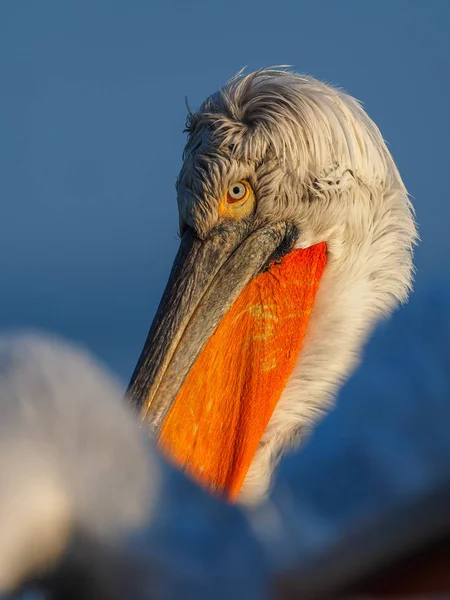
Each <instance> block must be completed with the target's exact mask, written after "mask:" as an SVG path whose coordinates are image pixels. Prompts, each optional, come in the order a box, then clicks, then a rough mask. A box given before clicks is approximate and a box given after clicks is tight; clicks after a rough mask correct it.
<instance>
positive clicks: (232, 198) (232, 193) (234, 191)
mask: <svg viewBox="0 0 450 600" xmlns="http://www.w3.org/2000/svg"><path fill="white" fill-rule="evenodd" d="M250 193H251V187H250V184H249V183H248V182H247V181H245V180H244V179H243V180H242V181H237V182H235V183H232V184H231V185H230V187H229V188H228V190H227V195H226V200H227V203H228V204H231V205H234V206H236V205H242V204H244V202H245V201H246V200H247V199H248V197H249V196H250Z"/></svg>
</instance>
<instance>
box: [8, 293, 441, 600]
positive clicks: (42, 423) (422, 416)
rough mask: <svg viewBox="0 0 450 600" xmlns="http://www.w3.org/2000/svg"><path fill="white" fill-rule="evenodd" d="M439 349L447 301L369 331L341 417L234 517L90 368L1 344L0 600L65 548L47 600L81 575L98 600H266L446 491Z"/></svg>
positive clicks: (47, 347) (42, 346)
mask: <svg viewBox="0 0 450 600" xmlns="http://www.w3.org/2000/svg"><path fill="white" fill-rule="evenodd" d="M449 350H450V295H449V293H448V290H447V289H445V290H444V289H443V288H441V287H440V288H439V289H438V290H437V291H436V292H435V293H431V294H426V295H420V294H416V295H414V297H413V298H412V300H411V303H410V304H409V305H408V306H407V307H406V308H404V309H402V310H401V311H399V312H398V313H397V314H396V315H395V316H394V318H393V320H392V321H391V322H389V323H387V324H385V325H384V326H383V327H382V328H380V329H379V330H378V331H377V333H376V334H375V336H374V338H373V339H372V341H371V343H370V344H369V347H368V349H367V351H366V358H365V361H364V363H363V365H362V367H361V368H360V370H359V371H358V372H357V373H356V375H355V376H354V377H353V378H352V380H351V381H350V382H349V383H348V384H347V386H346V387H345V388H344V390H343V391H342V394H341V395H340V398H339V402H338V406H337V408H336V409H335V410H334V411H332V412H331V413H330V414H329V415H328V416H327V417H325V418H324V420H323V421H322V422H321V423H320V424H319V425H318V426H317V428H316V429H315V431H314V432H313V434H312V435H311V438H310V440H309V442H308V443H307V444H306V445H305V447H304V448H303V450H302V451H300V452H298V453H295V454H293V455H291V456H290V457H287V458H286V459H285V460H284V461H283V462H282V464H281V468H280V471H279V474H278V477H277V480H276V483H275V487H274V489H273V491H272V494H271V496H270V499H269V501H268V502H267V503H266V504H264V505H263V506H261V507H260V508H258V509H254V510H251V511H242V510H241V509H238V508H237V507H235V506H226V505H223V504H221V503H220V502H218V501H217V500H214V499H213V498H211V497H210V496H208V495H207V494H206V493H204V492H203V491H202V490H200V489H199V488H197V487H196V486H195V485H194V484H193V483H192V482H190V481H188V480H186V478H184V476H183V475H182V474H181V473H178V472H177V471H175V470H174V469H172V468H171V467H169V466H167V465H163V464H162V462H161V463H159V462H158V460H157V459H155V458H153V459H152V452H151V450H149V448H148V446H147V442H146V440H145V439H143V437H142V434H141V432H140V431H139V428H138V426H137V424H136V423H135V422H134V419H133V416H132V415H130V414H129V413H128V411H127V409H126V407H124V406H123V405H122V404H121V393H120V391H118V387H117V386H116V385H115V383H114V382H112V381H111V379H110V378H108V377H107V376H106V375H105V374H104V373H102V372H101V371H100V370H99V369H98V367H97V366H96V365H95V364H93V363H92V361H90V360H89V359H86V358H85V357H84V356H83V355H82V354H80V353H79V352H78V351H75V350H73V349H71V348H68V347H67V346H64V345H63V344H61V343H57V342H48V341H39V340H36V339H34V340H33V339H31V340H30V339H27V338H18V339H9V340H5V341H4V342H3V343H2V345H1V349H0V356H1V359H0V365H1V367H0V371H1V375H0V402H1V413H2V418H1V423H0V461H1V462H0V490H1V492H0V531H1V533H2V535H0V544H2V546H1V547H0V574H1V577H2V580H1V584H2V588H3V589H4V590H6V589H7V588H8V587H13V586H14V585H15V584H16V583H17V582H20V581H23V578H24V577H25V576H27V577H30V576H32V575H33V574H34V573H35V572H36V571H37V570H38V568H42V569H43V568H45V567H46V566H50V565H51V563H52V557H53V556H55V555H56V554H58V553H59V552H60V551H61V548H63V549H64V551H63V552H62V556H63V559H62V562H61V563H60V566H59V568H54V567H55V566H56V565H51V568H50V571H51V572H52V573H55V577H54V579H55V581H56V582H57V583H56V584H55V583H54V582H53V579H52V578H50V579H48V580H47V581H46V582H45V585H46V586H47V587H49V588H50V589H53V590H56V592H54V597H57V598H58V597H61V595H60V596H58V590H59V589H60V588H59V587H58V586H60V584H61V580H64V579H67V580H68V581H70V582H71V584H72V587H73V589H74V590H75V589H76V585H75V583H77V582H78V584H80V581H81V582H82V581H83V580H84V581H85V582H86V575H88V576H89V577H88V580H87V581H88V584H89V585H90V586H91V589H92V581H94V583H95V584H97V588H96V590H95V594H96V595H95V597H96V598H122V597H123V598H125V597H126V598H127V599H128V598H136V599H137V598H141V599H144V598H149V597H154V596H156V597H162V598H177V597H183V598H194V597H195V598H199V597H200V598H203V597H204V598H207V597H208V598H209V597H215V598H229V597H234V598H235V599H237V598H245V599H246V600H248V599H251V598H264V597H265V596H266V594H268V582H269V580H270V578H271V577H272V576H273V575H274V573H276V572H277V571H278V570H279V569H281V568H285V567H286V566H287V565H289V564H291V563H292V561H297V563H298V564H305V562H307V561H309V560H311V558H312V557H314V556H316V555H318V554H320V553H321V552H323V551H324V550H326V549H327V547H330V545H332V544H334V543H335V542H336V541H337V540H339V539H340V538H342V537H343V536H345V535H346V533H347V532H348V531H349V530H350V529H354V528H357V527H358V526H360V525H361V524H363V523H368V522H371V521H373V520H374V519H376V518H378V517H379V515H380V514H383V513H384V512H386V511H389V510H391V509H393V508H399V507H402V506H407V505H408V504H409V503H410V502H411V501H412V500H413V499H415V498H419V497H421V496H423V495H424V494H427V493H428V492H430V491H432V490H434V489H436V488H439V486H440V485H441V484H443V483H445V482H446V481H447V482H448V480H449V479H450V476H449V472H450V437H449V435H448V423H449V422H450V363H449V361H450V358H449V357H450V352H449ZM30 499H32V502H30ZM50 507H51V508H52V510H49V508H50ZM43 523H45V528H43V527H42V524H43ZM136 529H137V530H138V531H137V532H136ZM4 532H6V533H7V535H5V534H4ZM80 533H81V535H79V534H80ZM39 535H42V538H41V539H40V541H39V544H37V542H38V537H39ZM44 540H46V543H44ZM34 544H36V545H39V554H37V553H36V552H35V549H34V548H35V545H34ZM80 548H81V551H80ZM85 549H87V550H86V551H85ZM80 553H81V556H82V557H83V558H84V562H83V560H82V561H81V563H82V564H81V566H80V564H79V561H80V558H79V557H80ZM36 557H37V558H38V559H39V560H37V559H36ZM86 557H88V558H89V560H87V558H86ZM77 561H78V562H77ZM73 564H75V565H76V566H77V568H76V569H75V570H72V571H71V568H70V567H71V566H72V565H73ZM64 565H66V567H64ZM130 569H131V571H130ZM58 573H59V575H58ZM89 580H91V581H89ZM74 581H75V583H74ZM89 585H88V586H87V588H86V589H89ZM52 586H53V588H52ZM83 593H84V592H83ZM64 597H65V598H69V597H71V596H68V595H67V594H66V595H65V596H64ZM72 597H77V596H76V595H73V596H72ZM83 597H84V598H87V597H89V596H88V595H86V594H84V595H83Z"/></svg>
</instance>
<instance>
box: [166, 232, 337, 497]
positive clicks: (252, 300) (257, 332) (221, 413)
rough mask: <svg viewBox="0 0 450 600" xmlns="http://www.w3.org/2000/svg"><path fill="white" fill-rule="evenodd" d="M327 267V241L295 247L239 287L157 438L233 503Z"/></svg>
mask: <svg viewBox="0 0 450 600" xmlns="http://www.w3.org/2000/svg"><path fill="white" fill-rule="evenodd" d="M325 265H326V244H325V243H324V242H323V243H320V244H316V245H315V246H311V247H310V248H307V249H305V250H293V251H291V252H290V253H288V254H286V255H285V256H284V257H283V259H282V260H281V261H279V262H278V261H274V262H272V263H271V264H270V266H269V269H268V270H267V271H265V272H263V273H261V274H259V275H258V276H257V277H256V278H255V279H253V280H252V281H251V282H250V283H249V284H248V285H247V286H246V288H245V289H244V290H243V291H242V292H241V294H240V295H239V297H238V298H237V300H236V301H235V302H234V304H233V306H232V307H231V309H230V310H229V311H228V312H227V313H226V314H225V316H224V317H223V319H222V321H221V322H220V324H219V326H218V327H217V329H216V331H215V332H214V334H213V335H212V336H211V337H210V339H209V340H208V342H207V343H206V344H205V346H204V348H203V350H202V351H201V353H200V355H199V356H198V358H197V360H196V361H195V363H194V365H193V366H192V368H191V370H190V372H189V374H188V376H187V378H186V380H185V381H184V384H183V386H182V387H181V389H180V391H179V392H178V394H177V396H176V398H175V401H174V403H173V405H172V406H171V408H170V411H169V413H168V415H167V417H166V419H165V421H164V423H163V426H162V429H161V435H160V438H159V443H160V445H161V447H162V448H163V450H164V452H165V453H166V454H167V455H168V456H169V458H170V459H171V460H173V461H174V462H175V464H176V465H178V466H180V467H182V468H183V469H185V470H186V471H187V473H189V474H190V475H191V476H193V478H194V479H196V480H197V481H199V482H200V483H201V484H202V485H203V486H205V487H206V488H207V489H209V490H211V491H214V492H215V493H218V494H219V495H221V496H222V497H224V498H226V499H228V500H230V501H234V500H235V499H236V498H237V496H238V494H239V491H240V489H241V486H242V483H243V481H244V479H245V476H246V474H247V471H248V468H249V466H250V463H251V462H252V460H253V457H254V455H255V452H256V450H257V447H258V444H259V442H260V440H261V436H262V435H263V433H264V431H265V429H266V427H267V424H268V422H269V420H270V417H271V416H272V413H273V411H274V409H275V407H276V405H277V402H278V400H279V399H280V396H281V394H282V392H283V390H284V388H285V386H286V383H287V381H288V379H289V377H290V375H291V373H292V371H293V369H294V366H295V363H296V361H297V358H298V355H299V352H300V350H301V347H302V344H303V339H304V336H305V332H306V327H307V324H308V320H309V316H310V314H311V310H312V308H313V304H314V300H315V297H316V293H317V289H318V286H319V283H320V279H321V277H322V274H323V271H324V268H325Z"/></svg>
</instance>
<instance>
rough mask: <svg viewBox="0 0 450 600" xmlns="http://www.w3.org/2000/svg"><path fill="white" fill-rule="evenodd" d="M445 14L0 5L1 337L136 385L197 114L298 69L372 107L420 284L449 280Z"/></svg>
mask: <svg viewBox="0 0 450 600" xmlns="http://www.w3.org/2000/svg"><path fill="white" fill-rule="evenodd" d="M449 29H450V2H448V1H447V0H442V1H437V0H434V1H428V2H425V1H405V0H384V1H381V0H377V1H376V2H375V1H371V2H369V1H361V0H360V1H350V0H347V1H340V2H338V1H337V0H336V1H326V0H321V1H317V2H311V1H310V2H300V1H297V2H294V1H293V2H287V1H285V0H282V1H278V2H270V3H269V2H264V1H261V0H260V1H255V0H251V1H246V2H236V1H230V0H228V1H226V2H218V1H217V2H206V1H202V0H195V1H192V2H175V1H170V2H164V3H163V2H151V1H144V0H132V1H131V0H121V1H115V0H108V1H106V0H89V1H88V0H64V1H61V0H39V1H37V0H34V1H33V0H2V2H1V3H0V281H1V289H0V328H1V329H5V328H12V329H17V328H23V327H29V326H32V327H38V328H45V329H50V330H53V331H57V332H60V333H62V334H63V335H65V336H68V337H70V338H72V339H75V340H77V341H81V342H82V343H84V344H85V345H86V346H88V347H90V348H91V349H92V350H93V351H94V352H95V353H97V354H99V355H100V356H101V357H102V358H103V359H104V360H106V362H107V363H108V364H109V365H110V366H111V367H112V368H113V369H114V370H115V371H116V372H117V373H119V375H120V376H121V377H122V378H123V379H124V380H126V379H128V377H129V375H130V373H131V371H132V368H133V366H134V363H135V361H136V359H137V357H138V355H139V352H140V349H141V346H142V343H143V341H144V339H145V336H146V334H147V330H148V326H149V324H150V322H151V319H152V316H153V313H154V311H155V308H156V306H157V303H158V300H159V297H160V295H161V292H162V289H163V287H164V285H165V281H166V278H167V275H168V272H169V269H170V265H171V262H172V259H173V256H174V254H175V252H176V248H177V244H178V241H177V235H176V233H177V214H176V203H175V193H174V181H175V177H176V175H177V172H178V169H179V167H180V162H181V152H182V148H183V144H184V135H183V133H182V130H183V127H184V120H185V112H186V111H185V104H184V97H185V96H187V97H188V99H189V103H190V105H192V106H194V107H195V106H196V105H198V104H199V103H200V102H201V101H202V100H203V98H204V97H205V96H206V95H207V94H209V93H211V92H213V91H214V90H215V89H217V87H219V86H220V85H221V84H223V83H224V82H225V81H226V80H227V79H228V78H230V77H231V76H232V75H234V74H235V73H236V71H238V70H239V69H240V68H241V67H244V66H246V67H247V69H248V70H254V69H257V68H259V67H262V66H268V65H278V64H289V65H293V67H294V68H295V69H296V70H298V71H301V72H304V73H308V74H311V75H313V76H315V77H317V78H319V79H321V80H324V81H327V82H330V83H333V84H336V85H339V86H340V87H342V88H344V89H345V90H346V91H348V92H349V93H351V94H352V95H354V96H356V97H357V98H359V99H360V100H362V101H363V102H364V105H365V107H366V109H367V111H368V112H369V114H370V115H371V117H372V118H373V119H374V120H375V121H376V123H377V124H378V125H379V127H380V129H381V131H382V133H383V135H384V137H385V139H386V140H387V141H388V143H389V146H390V149H391V151H392V153H393V155H394V158H395V159H396V161H397V164H398V166H399V168H400V171H401V173H402V176H403V178H404V180H405V183H406V185H407V187H408V189H409V191H410V193H411V194H412V196H413V198H414V203H415V206H416V209H417V217H418V221H419V225H420V233H421V237H422V240H423V241H422V244H421V246H420V248H419V249H418V251H417V261H416V262H417V266H418V275H417V287H418V288H422V287H425V286H427V285H428V283H429V282H430V281H431V279H434V278H437V277H439V274H440V273H441V272H442V271H443V270H445V271H446V272H448V258H447V257H448V253H449V251H450V236H449V234H448V229H449V216H450V208H449V199H448V187H447V173H448V171H449V143H448V140H449V139H450V117H449V114H450V111H449V96H450V78H449V65H450V59H449V57H450V35H449Z"/></svg>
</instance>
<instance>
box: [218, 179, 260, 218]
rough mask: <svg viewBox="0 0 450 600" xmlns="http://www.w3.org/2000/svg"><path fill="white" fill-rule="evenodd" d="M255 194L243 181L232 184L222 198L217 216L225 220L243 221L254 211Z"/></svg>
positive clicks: (247, 183) (246, 182)
mask: <svg viewBox="0 0 450 600" xmlns="http://www.w3.org/2000/svg"><path fill="white" fill-rule="evenodd" d="M255 202H256V199H255V194H254V193H253V190H252V186H251V185H250V184H249V182H248V181H245V179H241V181H236V182H235V183H232V184H231V185H230V186H229V188H228V189H227V191H226V193H225V194H224V195H223V196H222V199H221V200H220V204H219V216H220V217H225V218H227V219H238V220H239V219H245V218H246V217H249V216H250V215H251V214H252V212H253V211H254V210H255Z"/></svg>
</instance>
